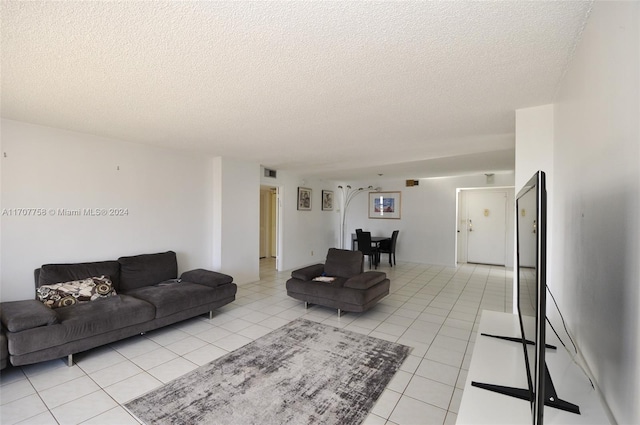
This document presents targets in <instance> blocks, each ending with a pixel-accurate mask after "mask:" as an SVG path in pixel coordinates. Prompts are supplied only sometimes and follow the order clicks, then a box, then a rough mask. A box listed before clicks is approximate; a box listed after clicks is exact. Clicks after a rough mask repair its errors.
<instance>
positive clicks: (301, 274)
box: [291, 264, 324, 282]
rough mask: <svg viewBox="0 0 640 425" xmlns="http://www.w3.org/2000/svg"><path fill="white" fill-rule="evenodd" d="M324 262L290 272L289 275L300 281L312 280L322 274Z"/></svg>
mask: <svg viewBox="0 0 640 425" xmlns="http://www.w3.org/2000/svg"><path fill="white" fill-rule="evenodd" d="M322 273H324V264H314V265H312V266H307V267H303V268H301V269H298V270H294V271H292V272H291V277H292V278H294V279H300V280H302V281H305V282H306V281H309V280H312V279H313V278H314V277H317V276H322Z"/></svg>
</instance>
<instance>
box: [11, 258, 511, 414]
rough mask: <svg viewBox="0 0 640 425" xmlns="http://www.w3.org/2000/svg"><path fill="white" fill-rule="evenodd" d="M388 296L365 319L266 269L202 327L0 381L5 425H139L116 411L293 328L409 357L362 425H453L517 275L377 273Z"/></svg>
mask: <svg viewBox="0 0 640 425" xmlns="http://www.w3.org/2000/svg"><path fill="white" fill-rule="evenodd" d="M380 270H382V271H385V272H386V273H387V276H388V277H389V278H390V279H391V294H390V295H389V296H387V297H386V298H384V299H383V300H382V301H381V302H380V303H378V304H377V305H376V306H375V307H374V308H373V309H371V310H369V311H368V312H366V313H363V314H354V313H346V314H344V315H343V316H342V317H341V318H338V317H337V314H336V311H335V310H331V309H328V308H324V307H319V306H313V307H310V308H309V309H308V310H305V309H304V306H303V303H302V302H299V301H296V300H293V299H291V298H289V297H288V296H287V295H286V291H285V282H286V280H287V279H288V278H289V276H290V271H289V272H282V273H278V272H276V271H275V270H274V262H273V260H262V261H261V277H262V279H261V280H260V281H259V282H256V283H252V284H246V285H241V286H240V287H239V288H238V294H237V298H236V301H235V302H233V303H232V304H230V305H227V306H225V307H223V308H221V309H220V310H218V311H217V312H216V315H215V317H214V318H213V319H212V320H209V319H208V317H205V316H202V317H198V318H195V319H192V320H188V321H185V322H182V323H179V324H176V325H174V326H170V327H167V328H164V329H160V330H157V331H153V332H149V333H147V334H146V335H143V336H135V337H132V338H129V339H127V340H124V341H120V342H117V343H114V344H111V345H109V346H105V347H101V348H97V349H94V350H91V351H88V352H84V353H79V354H76V355H75V356H74V359H75V360H76V364H75V365H74V366H72V367H67V365H66V363H65V362H64V361H63V360H54V361H50V362H45V363H40V364H36V365H30V366H25V367H10V368H8V369H5V370H4V371H2V373H1V374H0V423H2V424H3V425H9V424H16V423H20V424H79V423H82V424H117V425H126V424H137V423H138V422H137V421H136V420H135V419H134V418H133V417H132V416H130V415H129V414H128V413H127V411H126V409H124V408H123V407H122V404H124V403H126V402H127V401H129V400H131V399H132V398H135V397H137V396H139V395H141V394H144V393H145V392H147V391H149V390H151V389H153V388H156V387H158V386H160V385H162V384H164V383H166V382H169V381H171V380H172V379H174V378H176V377H178V376H180V375H182V374H185V373H187V372H189V371H191V370H193V369H195V368H197V367H198V366H201V365H203V364H206V363H208V362H210V361H212V360H214V359H216V358H218V357H220V356H222V355H224V354H225V353H228V352H229V351H232V350H235V349H236V348H238V347H241V346H243V345H244V344H246V343H248V342H250V341H253V340H254V339H256V338H259V337H261V336H262V335H264V334H266V333H268V332H270V331H272V330H274V329H276V328H278V327H280V326H282V325H284V324H286V323H288V322H289V321H291V320H293V319H296V318H298V317H304V318H306V319H310V320H315V321H318V322H322V323H326V324H329V325H332V326H336V327H340V328H344V329H349V330H352V331H355V332H360V333H364V334H367V335H371V336H375V337H378V338H382V339H386V340H389V341H395V342H399V343H402V344H406V345H409V346H411V347H413V350H412V352H411V355H410V356H409V358H408V359H407V360H406V361H405V362H404V364H403V365H402V367H401V370H400V371H398V373H397V374H396V376H395V377H394V378H393V380H392V381H391V382H390V383H389V385H388V386H387V388H386V390H385V391H384V392H383V394H382V396H381V397H380V399H379V400H378V402H377V403H376V405H375V406H374V408H373V410H372V412H371V414H370V415H369V417H368V418H367V419H366V421H365V424H369V425H374V424H387V425H393V424H398V425H404V424H412V425H414V424H453V423H455V421H456V415H457V412H458V407H459V405H460V400H461V398H462V390H463V388H464V382H465V379H466V375H467V370H468V368H469V362H470V358H471V357H470V356H471V352H472V350H473V345H474V341H475V336H476V331H477V325H478V321H479V318H480V313H481V311H482V310H496V311H508V312H510V311H511V310H512V305H511V304H512V301H511V300H512V298H511V286H512V273H511V271H508V270H505V269H504V268H503V267H491V266H482V265H463V266H460V267H457V268H447V267H441V266H429V265H424V264H415V263H401V264H400V263H399V264H398V265H397V266H396V267H393V268H391V267H389V265H388V264H384V263H383V264H382V265H381V267H380Z"/></svg>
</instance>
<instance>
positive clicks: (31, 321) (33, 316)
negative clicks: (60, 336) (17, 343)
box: [0, 300, 58, 332]
mask: <svg viewBox="0 0 640 425" xmlns="http://www.w3.org/2000/svg"><path fill="white" fill-rule="evenodd" d="M0 317H1V318H2V324H3V325H4V326H5V327H6V328H7V329H8V330H9V332H21V331H24V330H25V329H31V328H37V327H39V326H48V325H53V324H56V323H58V315H57V314H56V312H55V311H53V310H51V309H50V308H48V307H47V306H45V305H44V304H42V303H41V302H40V301H37V300H22V301H7V302H3V303H2V311H1V312H0Z"/></svg>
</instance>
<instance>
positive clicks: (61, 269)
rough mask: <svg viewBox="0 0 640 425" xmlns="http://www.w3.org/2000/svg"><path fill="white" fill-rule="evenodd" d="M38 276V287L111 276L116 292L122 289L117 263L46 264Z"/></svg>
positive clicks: (38, 272) (37, 272) (37, 271)
mask: <svg viewBox="0 0 640 425" xmlns="http://www.w3.org/2000/svg"><path fill="white" fill-rule="evenodd" d="M36 275H37V280H36V286H42V285H52V284H54V283H60V282H69V281H72V280H81V279H87V278H89V277H92V276H109V278H110V279H111V282H112V283H113V286H114V288H115V289H116V290H118V289H119V288H120V287H119V284H120V263H118V262H117V261H97V262H93V263H74V264H45V265H43V266H42V267H40V269H38V270H36Z"/></svg>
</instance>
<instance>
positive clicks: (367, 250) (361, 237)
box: [357, 231, 378, 269]
mask: <svg viewBox="0 0 640 425" xmlns="http://www.w3.org/2000/svg"><path fill="white" fill-rule="evenodd" d="M357 235H358V251H360V252H362V254H364V255H366V256H368V257H369V268H371V263H373V264H374V265H375V266H376V269H377V268H378V249H377V248H374V247H372V246H371V232H362V231H361V232H358V233H357Z"/></svg>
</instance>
